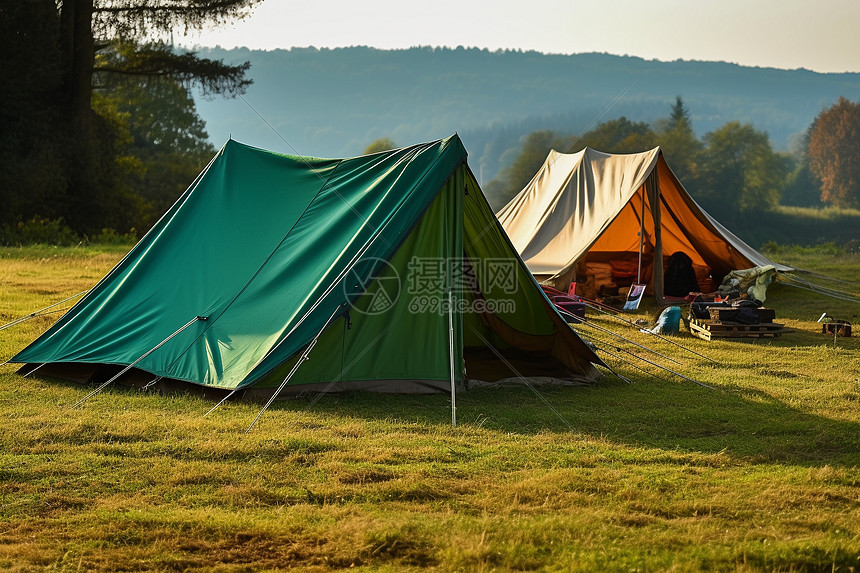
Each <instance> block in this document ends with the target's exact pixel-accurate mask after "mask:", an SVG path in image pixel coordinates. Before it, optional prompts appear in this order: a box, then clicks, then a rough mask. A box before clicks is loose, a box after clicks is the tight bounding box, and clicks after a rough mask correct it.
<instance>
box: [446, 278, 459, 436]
mask: <svg viewBox="0 0 860 573" xmlns="http://www.w3.org/2000/svg"><path fill="white" fill-rule="evenodd" d="M448 356H449V357H450V359H451V360H450V362H451V426H456V425H457V390H456V384H455V383H454V297H453V295H452V291H451V290H449V291H448Z"/></svg>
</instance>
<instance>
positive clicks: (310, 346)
mask: <svg viewBox="0 0 860 573" xmlns="http://www.w3.org/2000/svg"><path fill="white" fill-rule="evenodd" d="M341 306H342V305H340V304H339V305H337V308H335V309H334V312H333V313H331V316H330V317H328V320H327V321H325V324H323V327H322V328H321V329H320V330H319V332H317V335H316V336H314V339H313V340H311V343H310V344H308V347H307V348H305V351H304V352H302V355H301V356H300V357H299V359H298V360H297V361H296V363H295V364H294V365H293V368H292V370H290V373H289V374H287V377H286V378H284V381H283V382H281V385H280V386H278V389H277V390H275V391H274V392H273V393H272V397H271V398H269V401H268V402H266V405H265V406H263V409H262V410H260V413H259V414H257V417H256V418H254V421H253V422H251V425H250V426H248V429H247V430H245V433H246V434H247V433H248V432H250V431H251V429H252V428H253V427H254V425H255V424H256V423H257V421H258V420H259V419H260V417H261V416H262V415H263V412H265V411H266V410H267V409H268V408H269V406H271V405H272V402H274V401H275V398H277V397H278V394H280V393H281V390H283V389H284V386H286V385H287V383H289V381H290V379H291V378H292V377H293V374H295V373H296V372H297V371H298V369H299V366H301V365H302V362H304V361H305V360H307V359H308V355H309V354H310V353H311V350H313V348H314V346H316V344H317V341H318V340H319V338H320V336H322V333H323V331H324V330H325V329H326V328H328V325H329V323H331V321H332V319H333V318H334V317H335V315H336V314H337V313H338V311H340V307H341ZM237 390H238V388H237ZM235 391H236V390H234V391H233V392H235ZM233 392H231V393H230V394H228V395H227V398H229V397H230V396H231V395H232V394H233ZM227 398H224V400H226V399H227ZM224 400H221V402H219V403H218V404H217V405H216V406H215V408H217V407H218V406H220V405H221V404H222V403H223V402H224ZM215 408H212V410H214V409H215ZM212 410H209V412H211V411H212ZM209 412H206V413H207V414H208V413H209Z"/></svg>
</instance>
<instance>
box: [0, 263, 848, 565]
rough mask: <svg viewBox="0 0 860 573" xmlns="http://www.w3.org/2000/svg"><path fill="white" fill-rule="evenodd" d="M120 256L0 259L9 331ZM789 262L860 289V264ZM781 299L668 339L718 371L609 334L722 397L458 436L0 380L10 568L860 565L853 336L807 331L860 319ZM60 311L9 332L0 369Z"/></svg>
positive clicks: (474, 421) (571, 413)
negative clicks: (721, 327)
mask: <svg viewBox="0 0 860 573" xmlns="http://www.w3.org/2000/svg"><path fill="white" fill-rule="evenodd" d="M123 253H124V250H123V249H122V248H118V247H108V248H104V249H102V248H99V247H86V248H68V249H54V248H50V247H30V248H23V249H0V324H2V323H5V322H7V321H9V320H12V319H14V318H17V317H19V316H22V315H24V314H26V313H28V312H31V311H33V310H36V309H39V308H43V307H44V306H47V305H48V304H51V303H53V302H56V301H58V300H61V299H62V298H64V297H65V296H69V295H71V294H75V293H77V292H79V291H81V290H84V289H86V288H88V287H89V286H91V285H92V284H94V283H95V281H97V280H98V278H99V277H101V276H102V275H103V274H104V273H105V272H106V271H107V270H108V269H109V268H110V267H111V266H112V265H113V264H114V263H115V262H116V261H117V260H118V259H119V258H121V257H122V255H123ZM780 255H781V256H780V257H779V258H780V260H782V261H783V262H786V263H789V264H794V265H797V266H799V267H803V268H807V269H809V270H811V271H815V272H818V273H822V274H829V275H832V276H835V277H837V278H841V279H844V280H847V281H849V283H848V284H845V283H830V284H831V285H839V286H840V288H843V290H847V291H849V292H853V293H855V294H857V292H858V285H860V255H857V254H846V253H844V252H840V251H839V250H838V249H834V250H832V252H828V251H827V250H826V249H825V250H821V249H819V250H818V251H813V250H809V249H805V250H804V249H783V250H782V251H780ZM816 280H821V281H823V279H817V278H816ZM768 306H771V307H773V308H775V309H776V311H777V320H778V321H784V322H785V324H786V325H788V326H790V327H791V328H793V329H795V332H794V333H791V334H786V335H784V336H782V337H780V338H777V339H770V340H755V341H738V340H734V341H714V342H706V341H703V340H699V339H697V338H693V337H691V336H690V335H689V334H688V333H686V332H685V333H682V334H681V335H680V336H678V337H676V338H675V339H674V340H676V341H677V342H679V343H681V344H683V345H684V346H685V347H687V348H690V349H693V350H695V351H696V352H698V353H701V354H704V355H706V356H708V357H710V358H712V359H714V360H716V361H717V362H719V364H714V363H713V362H710V361H708V360H705V359H704V358H701V357H698V356H696V355H694V354H692V353H690V352H686V351H684V350H681V349H680V348H678V347H676V346H673V345H671V344H669V343H667V342H663V341H661V340H658V339H656V338H653V337H647V336H646V335H644V334H640V333H637V332H636V331H635V330H633V329H630V328H628V327H625V326H624V325H621V324H620V323H618V322H616V321H613V320H612V319H610V318H608V317H605V318H599V319H598V318H595V321H596V322H597V323H598V324H600V325H601V326H604V327H606V328H612V329H613V330H614V331H616V332H618V333H619V334H622V335H623V336H625V337H628V338H633V339H635V340H636V341H638V342H641V343H643V344H647V345H648V346H650V347H652V348H653V349H655V350H656V351H658V352H660V353H662V354H664V355H666V356H669V357H671V358H672V359H674V360H676V361H678V362H680V364H674V363H672V362H669V361H668V360H667V359H665V358H662V357H658V356H654V355H649V354H646V353H641V352H639V353H638V354H640V355H641V356H642V357H645V358H648V359H649V360H652V361H655V362H658V363H659V364H661V365H663V366H665V367H667V368H671V369H673V370H675V371H676V372H679V373H682V374H684V375H685V376H688V377H690V378H693V379H695V380H697V381H700V382H703V383H705V384H708V385H711V386H713V387H714V388H715V389H709V388H704V387H702V386H699V385H697V384H695V383H693V382H689V381H687V380H684V379H682V378H680V377H678V376H675V375H673V374H671V373H669V372H667V371H666V370H662V369H658V368H655V367H651V366H648V365H647V364H645V363H644V362H639V364H640V365H641V366H642V367H643V368H644V369H645V370H647V372H648V374H646V373H643V372H641V371H638V370H635V369H633V368H631V367H630V366H628V365H627V364H625V363H623V362H619V361H614V360H613V359H610V358H607V360H608V361H610V363H611V364H612V365H613V366H614V367H616V368H617V369H618V370H619V372H621V373H623V374H624V375H625V376H626V377H628V378H631V379H633V380H634V381H635V383H634V384H627V383H625V382H623V381H621V380H620V379H618V378H615V377H613V376H611V375H606V376H604V377H603V378H602V379H601V380H600V381H599V382H598V383H597V384H596V385H594V386H590V387H582V388H556V387H552V388H551V387H535V388H501V389H480V390H473V391H470V392H463V393H461V394H459V396H458V401H457V406H458V409H457V416H458V425H457V427H453V428H452V427H451V423H450V401H449V398H448V397H447V396H445V395H433V396H389V395H377V394H363V393H352V394H343V395H327V396H323V397H322V398H319V399H316V398H315V397H308V398H301V399H295V400H289V401H282V402H277V403H276V404H274V405H273V406H272V407H271V408H270V410H268V411H267V412H266V414H265V415H264V416H263V417H262V419H261V421H260V422H259V423H258V425H257V426H255V428H254V429H253V431H251V432H250V433H248V434H246V433H245V429H246V428H247V427H248V425H249V424H250V422H251V421H252V420H253V418H254V416H256V414H257V412H258V410H259V407H260V406H259V405H258V404H247V403H231V404H227V405H225V406H223V407H222V408H220V409H219V410H217V411H216V412H214V413H213V414H211V415H210V416H208V417H205V418H204V417H203V414H204V413H205V412H206V411H207V410H208V409H209V408H210V407H211V406H212V403H211V402H207V401H205V400H202V399H200V398H196V397H192V396H160V395H152V394H148V393H141V392H137V391H132V390H127V389H122V388H112V389H109V390H107V391H105V392H104V393H102V394H100V395H98V396H96V397H94V398H92V399H91V400H90V401H88V402H87V403H86V404H84V405H83V407H81V408H77V409H74V408H72V405H73V404H75V403H76V402H77V401H78V400H79V399H80V398H81V397H83V396H84V395H85V393H86V392H87V389H86V388H84V387H82V386H80V385H77V384H73V383H68V382H60V381H54V380H47V379H41V378H39V376H38V373H37V374H35V375H33V376H32V377H27V378H23V377H21V376H18V375H17V374H15V367H14V365H6V366H3V367H2V368H0V420H2V424H3V430H4V431H3V432H2V433H0V569H4V570H10V571H44V570H50V571H79V570H87V571H119V570H125V571H189V570H191V571H225V572H227V571H259V570H284V569H290V568H294V569H297V570H302V571H332V570H337V569H356V570H364V571H418V570H423V569H431V570H436V571H535V570H536V571H701V570H713V571H726V570H733V571H744V572H746V571H845V572H847V571H857V570H858V569H860V352H858V351H860V338H858V336H857V335H858V334H860V333H857V334H855V336H854V337H851V338H840V339H838V340H836V343H835V345H834V340H833V338H832V337H827V336H825V335H822V334H821V332H820V325H819V324H817V323H816V322H815V320H817V318H818V316H820V314H821V312H824V311H827V312H828V313H829V314H831V315H832V316H835V317H840V318H846V319H848V320H851V321H852V322H854V323H855V324H857V323H858V322H860V320H858V318H857V314H858V308H857V305H856V304H853V303H848V302H842V301H835V300H833V299H828V298H823V297H820V296H818V295H814V294H812V293H807V292H805V291H800V290H797V289H794V288H790V287H787V286H784V285H780V284H775V285H773V286H772V287H771V289H770V290H769V292H768ZM656 313H657V309H655V308H654V307H653V306H650V305H646V306H645V308H643V310H642V311H641V312H640V313H638V314H637V315H629V316H628V318H637V317H642V318H649V319H650V318H653V317H654V315H655V314H656ZM55 318H56V315H51V316H48V317H43V318H39V319H36V320H33V321H30V322H27V323H24V324H23V325H20V326H16V327H14V328H11V329H7V330H3V331H0V361H2V360H5V359H6V358H8V357H10V356H11V355H12V354H13V353H14V352H16V351H17V350H19V349H20V348H22V347H23V346H24V345H25V344H26V343H27V342H29V341H30V340H32V338H34V337H35V336H37V335H38V333H39V332H41V331H42V330H44V329H45V328H46V327H47V326H48V325H49V324H50V323H51V322H52V321H53V320H54V319H55ZM584 332H587V331H584ZM598 336H599V337H601V338H606V339H608V338H609V335H604V334H603V333H600V334H599V335H598ZM614 344H618V343H614ZM622 346H624V347H625V348H627V349H630V350H633V348H632V347H631V346H629V345H623V344H622ZM311 359H315V357H313V355H312V356H311ZM317 359H319V358H317ZM628 360H629V361H630V362H634V361H636V360H637V359H635V358H632V357H630V356H628Z"/></svg>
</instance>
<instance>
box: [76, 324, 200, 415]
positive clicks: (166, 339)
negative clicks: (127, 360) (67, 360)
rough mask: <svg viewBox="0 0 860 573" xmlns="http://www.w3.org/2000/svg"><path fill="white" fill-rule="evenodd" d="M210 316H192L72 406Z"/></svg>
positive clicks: (91, 395)
mask: <svg viewBox="0 0 860 573" xmlns="http://www.w3.org/2000/svg"><path fill="white" fill-rule="evenodd" d="M208 318H209V317H208V316H195V317H194V318H192V319H191V320H189V321H188V322H186V323H185V325H183V326H181V327H180V328H179V330H177V331H175V332H174V333H173V334H171V335H170V336H168V337H167V338H165V339H164V340H162V341H161V342H159V343H158V344H156V345H155V346H153V347H152V348H150V349H149V350H147V351H146V352H145V353H144V354H142V355H141V356H140V358H138V359H137V360H135V361H134V362H132V363H131V364H129V365H128V366H126V367H125V368H123V369H122V370H120V371H119V373H118V374H116V375H115V376H113V377H112V378H111V379H110V380H108V381H107V382H102V384H100V385H99V387H98V388H96V389H95V390H93V391H92V392H90V393H89V394H87V395H86V396H84V397H83V398H81V399H80V400H78V401H77V403H75V405H74V406H72V408H77V407H78V406H80V405H81V404H83V403H84V402H86V401H87V400H89V399H90V398H92V397H93V396H95V395H96V394H98V393H99V392H101V391H102V390H104V389H105V388H106V387H107V386H108V384H110V383H111V382H113V381H114V380H116V379H117V378H119V377H120V376H122V375H123V374H125V373H126V372H128V371H129V370H131V369H132V368H134V366H135V365H136V364H137V363H138V362H140V361H141V360H143V359H144V358H146V357H147V356H149V355H150V354H152V353H153V352H155V351H156V350H158V349H159V348H161V347H162V346H164V345H165V344H167V342H168V341H169V340H170V339H171V338H173V337H174V336H176V335H177V334H179V333H180V332H182V331H183V330H185V329H186V328H188V327H189V326H191V325H192V324H194V323H195V322H197V321H198V320H206V319H208Z"/></svg>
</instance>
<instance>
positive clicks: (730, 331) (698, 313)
mask: <svg viewBox="0 0 860 573" xmlns="http://www.w3.org/2000/svg"><path fill="white" fill-rule="evenodd" d="M775 318H776V312H775V311H774V310H773V309H772V308H765V307H764V306H762V303H761V302H760V301H758V300H755V299H749V298H738V299H735V300H734V301H733V302H731V303H730V302H727V301H721V302H694V303H692V304H690V316H689V324H690V332H692V333H693V334H694V335H696V336H698V337H699V338H703V339H705V340H713V339H714V338H777V337H779V336H781V335H782V334H785V333H787V332H793V330H792V329H790V328H785V326H784V325H782V324H779V323H776V322H774V319H775Z"/></svg>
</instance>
